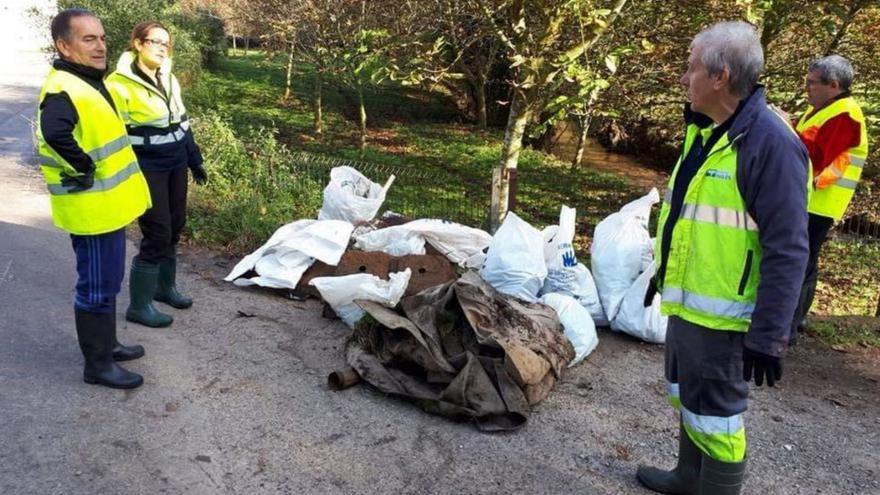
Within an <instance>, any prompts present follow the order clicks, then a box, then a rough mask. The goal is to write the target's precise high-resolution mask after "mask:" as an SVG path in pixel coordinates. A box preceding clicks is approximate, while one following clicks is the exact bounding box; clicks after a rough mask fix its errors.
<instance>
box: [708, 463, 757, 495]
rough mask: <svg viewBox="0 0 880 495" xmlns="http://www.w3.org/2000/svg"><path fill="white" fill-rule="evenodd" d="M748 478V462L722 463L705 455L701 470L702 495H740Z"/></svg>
mask: <svg viewBox="0 0 880 495" xmlns="http://www.w3.org/2000/svg"><path fill="white" fill-rule="evenodd" d="M745 476H746V461H745V459H743V461H742V462H721V461H717V460H715V459H712V458H711V457H709V456H707V455H705V454H704V455H703V464H702V468H701V470H700V494H701V495H709V494H711V495H739V493H740V491H742V486H743V479H744V478H745Z"/></svg>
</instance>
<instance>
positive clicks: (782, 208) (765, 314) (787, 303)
mask: <svg viewBox="0 0 880 495" xmlns="http://www.w3.org/2000/svg"><path fill="white" fill-rule="evenodd" d="M767 111H768V112H769V110H767ZM763 117H764V118H762V119H760V120H762V121H763V122H762V123H761V124H760V125H758V126H757V127H756V128H753V129H752V130H751V131H750V132H749V136H747V137H748V141H750V143H748V144H747V145H746V144H744V145H743V148H748V149H749V151H748V152H746V153H747V156H744V157H743V158H744V161H743V163H744V165H745V166H744V167H741V168H740V170H739V171H738V174H737V175H738V177H737V180H738V182H739V185H740V188H741V190H742V191H743V193H744V196H745V199H746V208H747V209H748V212H749V214H750V215H751V216H752V218H754V219H755V221H756V222H757V224H758V237H759V241H760V243H761V249H762V251H763V255H762V257H761V266H760V274H761V281H760V283H759V284H758V296H757V302H756V305H755V310H754V312H753V313H752V324H751V328H749V332H748V334H747V335H746V339H745V345H746V347H748V348H750V349H752V350H755V351H758V352H762V353H765V354H770V355H772V356H777V357H781V356H782V354H783V353H784V352H785V349H786V347H787V344H788V337H789V332H790V329H791V321H792V318H793V317H794V312H795V307H796V306H797V301H798V296H799V295H800V292H801V286H802V284H803V280H804V274H805V272H806V266H807V258H808V256H809V244H808V236H807V187H808V186H807V167H808V166H809V161H808V158H807V151H806V149H805V148H804V147H803V144H801V142H800V140H799V139H798V138H797V136H795V135H794V133H792V132H791V130H790V129H787V128H785V127H782V126H783V125H784V123H782V122H781V120H780V119H777V118H775V116H769V117H768V116H763ZM776 121H778V123H777V122H776Z"/></svg>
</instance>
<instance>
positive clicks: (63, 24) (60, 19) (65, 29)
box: [52, 8, 97, 42]
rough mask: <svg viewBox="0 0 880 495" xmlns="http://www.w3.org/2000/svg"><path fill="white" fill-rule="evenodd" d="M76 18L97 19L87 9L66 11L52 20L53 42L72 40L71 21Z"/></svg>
mask: <svg viewBox="0 0 880 495" xmlns="http://www.w3.org/2000/svg"><path fill="white" fill-rule="evenodd" d="M75 17H97V16H95V14H94V13H93V12H92V11H91V10H87V9H79V8H75V9H64V10H62V11H61V12H59V13H58V15H56V16H55V17H54V18H53V19H52V41H53V42H55V41H58V40H59V39H64V40H69V39H70V21H71V19H73V18H75Z"/></svg>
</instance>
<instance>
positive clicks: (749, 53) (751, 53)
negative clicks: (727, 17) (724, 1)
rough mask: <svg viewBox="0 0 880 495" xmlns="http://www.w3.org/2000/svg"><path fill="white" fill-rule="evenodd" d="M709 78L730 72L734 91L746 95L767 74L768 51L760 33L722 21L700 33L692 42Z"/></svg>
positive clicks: (738, 22)
mask: <svg viewBox="0 0 880 495" xmlns="http://www.w3.org/2000/svg"><path fill="white" fill-rule="evenodd" d="M696 48H699V49H700V50H701V52H700V61H701V62H702V63H703V65H704V66H706V70H707V71H708V72H709V75H712V76H714V75H717V74H720V73H721V72H722V71H723V70H724V69H727V71H728V72H729V73H730V92H731V93H733V94H735V95H737V96H746V95H748V94H749V93H751V92H752V88H754V86H755V84H757V83H758V77H760V76H761V73H762V72H763V71H764V50H763V49H762V48H761V40H760V38H759V37H758V31H757V30H756V29H755V27H754V26H752V25H751V24H749V23H746V22H743V21H733V22H719V23H716V24H713V25H711V26H709V27H708V28H706V29H704V30H702V31H700V34H698V35H697V36H696V37H695V38H694V41H692V42H691V50H694V49H696Z"/></svg>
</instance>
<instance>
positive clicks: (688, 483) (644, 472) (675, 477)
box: [636, 425, 708, 495]
mask: <svg viewBox="0 0 880 495" xmlns="http://www.w3.org/2000/svg"><path fill="white" fill-rule="evenodd" d="M701 459H702V452H701V451H700V449H699V448H698V447H697V446H696V445H694V442H692V441H691V438H690V437H689V436H688V435H687V432H685V431H684V425H680V426H679V429H678V465H677V466H675V468H674V469H672V470H670V471H664V470H662V469H657V468H655V467H649V466H639V468H638V470H637V471H636V477H637V478H638V479H639V482H640V483H641V484H642V485H644V486H645V487H646V488H648V489H649V490H653V491H655V492H659V493H673V494H680V495H697V494H698V493H699V491H698V490H699V481H700V463H701ZM707 493H708V492H707Z"/></svg>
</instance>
